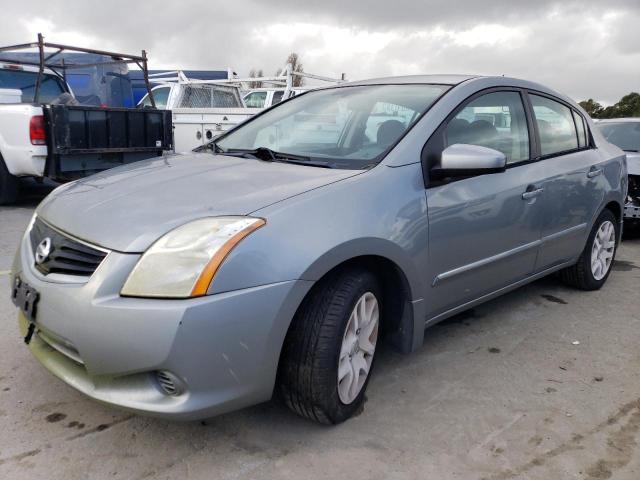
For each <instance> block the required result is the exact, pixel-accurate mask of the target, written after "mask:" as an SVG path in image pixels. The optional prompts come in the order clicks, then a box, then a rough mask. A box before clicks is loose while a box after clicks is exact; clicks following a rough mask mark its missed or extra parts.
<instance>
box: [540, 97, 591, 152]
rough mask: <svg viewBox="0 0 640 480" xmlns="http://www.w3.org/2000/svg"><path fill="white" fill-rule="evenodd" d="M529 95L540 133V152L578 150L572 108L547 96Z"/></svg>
mask: <svg viewBox="0 0 640 480" xmlns="http://www.w3.org/2000/svg"><path fill="white" fill-rule="evenodd" d="M529 96H530V98H531V104H532V105H533V113H534V115H535V120H536V123H537V125H538V133H539V134H540V154H541V155H542V156H545V155H553V154H556V153H561V152H567V151H570V150H576V149H577V148H578V134H577V132H576V124H575V122H574V120H573V113H572V110H571V109H570V108H569V107H567V106H566V105H563V104H562V103H560V102H556V101H555V100H551V99H549V98H546V97H541V96H539V95H531V94H530V95H529ZM583 128H584V127H583Z"/></svg>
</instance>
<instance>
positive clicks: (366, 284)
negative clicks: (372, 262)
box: [279, 269, 382, 424]
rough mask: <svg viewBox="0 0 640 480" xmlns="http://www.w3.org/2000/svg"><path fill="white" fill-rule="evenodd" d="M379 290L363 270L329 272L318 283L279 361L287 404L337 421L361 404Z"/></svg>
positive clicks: (371, 357) (312, 416)
mask: <svg viewBox="0 0 640 480" xmlns="http://www.w3.org/2000/svg"><path fill="white" fill-rule="evenodd" d="M381 298H382V297H381V289H380V286H379V283H378V281H377V279H376V277H375V276H374V275H373V274H372V273H370V272H368V271H366V270H361V269H350V270H345V271H342V272H339V273H337V274H334V275H331V276H330V277H328V278H327V279H325V280H324V281H323V282H321V283H320V284H319V285H317V286H316V287H314V289H313V290H312V291H311V292H310V294H309V296H308V297H307V299H306V300H305V301H304V303H303V305H302V306H301V307H300V310H299V311H298V313H297V314H296V317H295V318H294V321H293V323H292V325H291V328H290V329H289V332H288V334H287V338H286V341H285V345H284V347H283V354H282V360H281V365H280V381H279V382H280V391H281V393H282V396H283V398H284V400H285V402H286V404H287V406H288V407H289V408H290V409H291V410H293V411H294V412H295V413H297V414H298V415H301V416H303V417H306V418H309V419H311V420H314V421H317V422H320V423H325V424H335V423H340V422H343V421H345V420H347V419H348V418H349V417H351V416H353V415H354V414H355V413H356V412H357V411H358V410H359V409H360V408H361V407H362V405H363V403H364V395H365V390H366V388H367V384H368V382H369V378H370V373H371V369H372V366H373V360H374V355H375V350H376V344H377V341H378V331H379V328H380V319H381V307H382V305H381V303H380V299H381Z"/></svg>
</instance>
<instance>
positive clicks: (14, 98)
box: [0, 63, 69, 205]
mask: <svg viewBox="0 0 640 480" xmlns="http://www.w3.org/2000/svg"><path fill="white" fill-rule="evenodd" d="M37 73H38V68H37V67H29V66H19V65H12V64H7V63H0V205H3V204H7V203H13V202H14V201H15V200H16V199H17V197H18V186H19V183H18V177H24V176H32V177H42V176H43V172H44V167H45V162H46V158H47V146H46V142H45V133H44V131H45V130H44V113H43V110H42V107H41V106H40V105H35V104H32V102H33V96H34V92H35V80H36V77H37ZM40 88H41V91H40V100H41V101H42V102H43V103H50V102H51V101H52V100H54V99H56V98H58V97H59V96H60V95H62V94H63V93H68V92H69V87H68V86H67V85H66V84H65V83H64V82H62V81H61V80H60V79H59V78H58V77H57V76H55V75H54V74H53V72H51V71H50V70H45V71H44V75H43V77H42V83H41V87H40Z"/></svg>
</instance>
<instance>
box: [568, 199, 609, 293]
mask: <svg viewBox="0 0 640 480" xmlns="http://www.w3.org/2000/svg"><path fill="white" fill-rule="evenodd" d="M619 228H620V227H619V224H618V221H617V220H616V217H615V215H614V214H613V213H611V211H610V210H604V211H603V212H602V213H601V214H600V216H599V217H598V219H597V220H596V222H595V224H594V226H593V229H592V230H591V233H590V234H589V238H588V240H587V244H586V245H585V247H584V250H583V251H582V254H581V255H580V258H578V261H577V263H576V264H575V265H572V266H571V267H569V268H565V269H564V270H562V271H561V272H560V277H561V278H562V280H563V281H564V282H565V283H566V284H568V285H571V286H572V287H575V288H579V289H580V290H598V289H599V288H601V287H602V285H604V283H605V282H606V281H607V278H608V277H609V274H610V273H611V265H612V264H613V260H614V258H615V254H616V249H617V248H618V238H619V231H618V230H619Z"/></svg>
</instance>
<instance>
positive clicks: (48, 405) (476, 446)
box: [0, 185, 640, 480]
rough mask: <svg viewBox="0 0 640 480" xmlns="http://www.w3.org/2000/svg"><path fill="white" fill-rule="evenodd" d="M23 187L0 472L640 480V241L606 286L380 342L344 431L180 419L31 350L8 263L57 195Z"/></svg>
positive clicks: (1, 475) (268, 413)
mask: <svg viewBox="0 0 640 480" xmlns="http://www.w3.org/2000/svg"><path fill="white" fill-rule="evenodd" d="M28 188H29V190H30V192H31V194H30V196H29V198H28V199H27V200H26V201H24V202H23V203H22V204H21V205H19V206H16V207H10V208H7V207H5V208H3V207H0V479H5V478H6V479H16V480H22V479H89V478H90V479H93V478H100V479H102V478H111V479H143V478H159V479H165V478H166V479H169V478H172V479H175V478H211V479H214V478H215V479H236V478H238V479H301V478H305V479H306V478H349V479H350V480H357V479H364V478H367V479H417V478H424V479H437V480H444V479H450V478H451V479H473V480H480V479H486V480H489V479H490V480H506V479H512V478H518V479H520V478H525V479H540V480H561V479H562V480H564V479H574V478H575V479H608V478H613V479H628V480H635V479H638V478H640V453H639V449H638V446H637V441H638V440H640V433H639V430H640V382H639V381H638V380H639V376H640V374H639V372H640V349H639V348H638V345H639V344H640V328H639V326H640V312H639V310H640V301H639V300H638V298H639V297H638V287H639V286H640V239H629V240H626V241H625V242H624V243H623V244H622V246H621V248H620V250H619V252H618V257H617V262H616V264H615V266H614V270H615V271H614V272H613V274H612V276H611V277H610V279H609V281H608V283H607V284H606V286H605V287H604V288H603V289H602V290H601V291H599V292H592V293H584V292H578V291H574V290H571V289H568V288H566V287H564V286H563V285H561V284H560V283H559V282H558V281H557V280H555V279H554V278H548V279H543V280H541V281H538V282H536V283H534V284H532V285H529V286H527V287H524V288H522V289H519V290H518V291H515V292H513V293H511V294H508V295H506V296H504V297H502V298H500V299H498V300H494V301H492V302H490V303H488V304H485V305H483V306H481V307H479V308H476V309H475V310H473V311H470V312H466V313H465V314H462V315H459V316H457V317H455V318H453V319H450V320H448V321H446V322H444V323H442V324H440V325H438V326H436V327H433V328H432V329H430V330H428V331H427V332H426V334H425V342H424V346H423V347H422V349H420V350H419V351H418V352H417V353H414V354H412V355H410V356H401V355H398V354H396V353H394V352H393V351H391V350H389V349H385V348H383V349H382V351H381V352H380V357H379V359H378V363H377V366H376V369H377V370H376V372H375V374H374V377H373V379H372V382H371V384H370V387H369V391H368V398H369V399H368V401H367V403H366V406H365V409H364V412H363V413H362V414H360V415H359V416H358V417H356V418H354V419H352V420H351V421H349V422H347V423H345V424H343V425H340V426H338V427H332V428H331V427H322V426H317V425H315V424H312V423H310V422H308V421H305V420H303V419H301V418H298V417H296V416H294V415H293V414H290V413H289V412H288V410H286V408H285V407H283V406H282V405H280V404H278V403H277V402H269V403H266V404H263V405H259V406H256V407H253V408H249V409H246V410H243V411H240V412H236V413H232V414H228V415H225V416H222V417H218V418H215V419H212V420H209V421H207V422H205V423H200V422H197V423H171V422H166V421H162V420H157V419H148V418H143V417H137V416H132V415H130V414H128V413H123V412H120V411H118V410H114V409H111V408H108V407H104V406H102V405H99V404H97V403H94V402H93V401H91V400H89V399H87V398H86V397H84V396H83V395H81V394H79V393H77V392H75V391H74V390H72V389H71V388H70V387H67V386H66V385H64V384H63V383H62V382H60V381H59V380H57V379H56V378H54V377H53V376H52V375H50V374H49V373H47V372H46V371H45V370H44V368H43V367H41V366H40V365H39V364H38V363H37V362H36V361H35V360H34V359H33V358H32V357H31V354H30V353H29V352H28V350H27V349H26V348H25V346H24V344H23V343H22V339H21V338H20V337H19V335H18V328H17V324H16V314H15V310H14V308H13V305H12V304H11V302H10V300H9V294H8V276H7V274H6V270H8V269H9V268H10V265H11V259H12V256H13V252H14V249H15V246H16V244H17V242H18V239H19V238H20V236H21V235H22V231H23V229H24V228H25V226H26V224H27V222H28V220H29V218H30V216H31V213H32V211H33V208H34V207H35V205H36V204H37V202H38V201H39V199H41V198H42V195H43V193H44V192H46V190H47V189H46V187H44V188H43V187H39V186H34V185H30V186H28ZM576 341H577V342H580V343H579V345H574V342H576Z"/></svg>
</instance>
